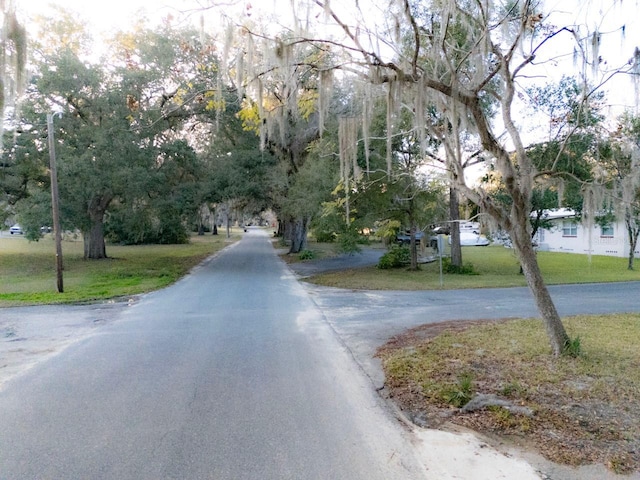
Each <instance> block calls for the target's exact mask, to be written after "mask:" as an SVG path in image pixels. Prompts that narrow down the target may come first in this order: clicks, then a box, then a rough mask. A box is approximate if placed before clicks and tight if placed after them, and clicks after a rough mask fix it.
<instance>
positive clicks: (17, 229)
mask: <svg viewBox="0 0 640 480" xmlns="http://www.w3.org/2000/svg"><path fill="white" fill-rule="evenodd" d="M9 233H10V234H11V235H13V234H16V235H22V234H23V233H24V232H23V231H22V227H21V226H20V225H18V224H17V223H16V224H15V225H14V226H13V227H11V228H10V229H9Z"/></svg>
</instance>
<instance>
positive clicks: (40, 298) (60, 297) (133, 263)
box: [0, 230, 240, 306]
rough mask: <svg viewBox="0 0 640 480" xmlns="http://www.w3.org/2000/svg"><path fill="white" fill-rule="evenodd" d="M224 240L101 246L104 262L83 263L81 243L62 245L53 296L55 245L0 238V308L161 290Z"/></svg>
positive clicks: (48, 239) (203, 238) (48, 241)
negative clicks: (61, 268) (61, 290)
mask: <svg viewBox="0 0 640 480" xmlns="http://www.w3.org/2000/svg"><path fill="white" fill-rule="evenodd" d="M239 238H240V230H238V231H234V232H233V236H232V238H231V239H230V240H229V239H227V238H226V236H225V235H217V236H214V235H204V236H192V237H191V241H190V243H188V244H185V245H136V246H121V245H107V255H108V256H109V258H107V259H104V260H91V261H87V260H84V259H83V243H82V241H80V240H77V239H67V240H65V241H64V242H63V247H62V253H63V261H64V271H63V279H64V293H58V292H57V288H56V285H57V274H56V259H55V245H54V243H53V240H52V239H51V237H50V236H47V237H45V238H43V239H42V240H40V241H39V242H28V241H27V240H26V239H24V238H22V237H21V238H2V239H0V306H9V305H25V304H49V303H74V302H87V301H94V300H101V299H107V298H114V297H122V296H127V295H135V294H139V293H143V292H148V291H151V290H156V289H158V288H162V287H165V286H167V285H169V284H171V283H173V282H175V281H176V280H177V279H179V278H180V277H181V276H183V275H184V274H185V273H186V272H188V271H189V270H190V269H191V268H192V267H194V266H195V265H197V264H198V263H200V262H201V261H202V260H204V259H205V258H207V257H208V256H209V255H211V254H213V253H215V252H216V251H218V250H221V249H222V248H224V247H225V246H227V245H228V244H229V242H230V241H236V240H238V239H239Z"/></svg>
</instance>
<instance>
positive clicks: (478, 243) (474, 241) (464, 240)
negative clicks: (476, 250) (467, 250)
mask: <svg viewBox="0 0 640 480" xmlns="http://www.w3.org/2000/svg"><path fill="white" fill-rule="evenodd" d="M489 243H491V242H489V239H488V238H487V237H485V236H484V235H479V234H477V233H473V232H460V245H461V246H463V247H486V246H487V245H489ZM449 244H451V237H449Z"/></svg>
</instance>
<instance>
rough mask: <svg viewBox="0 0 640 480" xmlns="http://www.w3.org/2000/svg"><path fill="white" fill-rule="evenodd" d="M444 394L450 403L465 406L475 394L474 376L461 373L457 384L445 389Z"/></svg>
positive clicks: (444, 397)
mask: <svg viewBox="0 0 640 480" xmlns="http://www.w3.org/2000/svg"><path fill="white" fill-rule="evenodd" d="M442 396H443V399H444V401H445V402H447V403H448V404H449V405H453V406H454V407H457V408H461V407H464V406H465V405H466V404H467V403H469V401H470V400H471V397H472V396H473V376H472V375H471V374H469V373H464V374H462V375H460V376H459V377H458V381H457V383H456V384H455V385H451V386H450V387H448V388H445V389H444V390H443V392H442Z"/></svg>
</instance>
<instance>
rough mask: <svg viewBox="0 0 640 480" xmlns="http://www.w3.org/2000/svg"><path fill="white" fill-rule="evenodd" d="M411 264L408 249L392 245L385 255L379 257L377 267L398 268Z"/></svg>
mask: <svg viewBox="0 0 640 480" xmlns="http://www.w3.org/2000/svg"><path fill="white" fill-rule="evenodd" d="M409 263H411V252H410V251H409V247H407V246H404V245H394V246H392V247H391V250H389V251H388V252H387V253H385V254H384V255H382V257H380V260H379V261H378V265H377V267H378V268H380V269H383V270H384V269H388V268H400V267H403V266H405V265H408V264H409Z"/></svg>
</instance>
